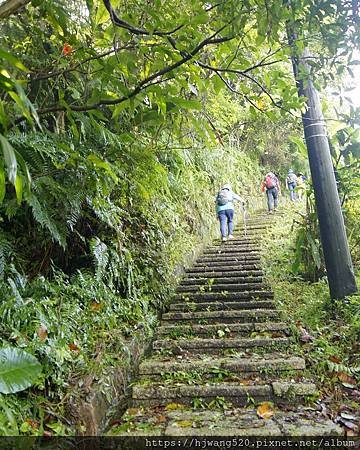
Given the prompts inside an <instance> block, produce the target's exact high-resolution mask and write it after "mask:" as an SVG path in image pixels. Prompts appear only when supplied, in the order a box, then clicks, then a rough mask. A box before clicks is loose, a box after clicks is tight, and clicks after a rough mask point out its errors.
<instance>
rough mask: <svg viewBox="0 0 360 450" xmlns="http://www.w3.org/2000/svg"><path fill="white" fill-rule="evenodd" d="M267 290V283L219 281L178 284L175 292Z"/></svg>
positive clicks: (268, 287)
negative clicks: (216, 282) (199, 283)
mask: <svg viewBox="0 0 360 450" xmlns="http://www.w3.org/2000/svg"><path fill="white" fill-rule="evenodd" d="M264 289H266V290H269V289H270V286H269V284H265V283H262V282H261V283H254V282H250V283H221V284H220V283H219V284H215V283H214V284H207V285H206V284H205V285H198V284H195V285H185V286H178V288H177V290H176V291H177V292H181V293H183V292H184V293H189V292H201V293H204V292H224V291H236V292H242V291H260V290H264Z"/></svg>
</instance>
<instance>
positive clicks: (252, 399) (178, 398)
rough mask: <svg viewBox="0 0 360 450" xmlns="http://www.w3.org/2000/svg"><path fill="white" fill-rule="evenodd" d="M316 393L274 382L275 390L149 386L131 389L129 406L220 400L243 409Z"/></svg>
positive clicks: (305, 387)
mask: <svg viewBox="0 0 360 450" xmlns="http://www.w3.org/2000/svg"><path fill="white" fill-rule="evenodd" d="M280 386H281V387H280ZM316 393H317V389H316V386H315V384H313V383H306V382H296V383H295V382H294V383H291V382H290V383H289V382H277V383H276V387H274V383H269V384H244V385H241V384H240V383H231V382H229V383H226V382H219V383H206V384H197V385H189V384H182V383H177V384H176V385H174V386H171V385H170V386H168V385H164V384H161V383H156V382H153V383H150V384H145V385H142V384H135V385H134V386H133V391H132V404H133V406H138V405H141V406H142V405H144V406H151V405H166V404H168V403H170V402H179V403H183V404H185V405H191V404H193V402H194V399H201V400H202V401H203V402H206V403H208V402H211V401H216V400H217V399H218V398H219V397H222V398H223V399H224V400H225V402H229V403H230V404H231V405H236V406H246V405H248V404H249V403H250V404H251V403H255V404H258V403H261V402H264V401H272V402H275V403H277V402H281V403H293V402H294V401H296V402H301V401H302V400H303V399H304V398H305V397H307V396H310V395H311V396H312V395H315V394H316Z"/></svg>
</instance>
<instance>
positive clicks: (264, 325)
mask: <svg viewBox="0 0 360 450" xmlns="http://www.w3.org/2000/svg"><path fill="white" fill-rule="evenodd" d="M272 332H275V333H279V334H286V335H288V334H289V328H288V324H286V323H284V322H260V323H256V322H252V323H217V324H207V325H198V324H189V325H174V324H171V325H162V326H160V327H159V328H158V329H157V332H156V335H157V336H169V337H171V338H177V337H186V336H207V337H211V336H216V337H219V333H220V335H222V336H224V337H225V336H226V337H238V336H250V335H251V334H253V333H272Z"/></svg>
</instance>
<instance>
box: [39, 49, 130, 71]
mask: <svg viewBox="0 0 360 450" xmlns="http://www.w3.org/2000/svg"><path fill="white" fill-rule="evenodd" d="M134 47H135V46H134V45H125V46H124V47H118V48H112V49H111V50H108V51H107V52H104V53H99V54H97V55H93V56H89V57H88V58H85V59H84V60H82V61H80V62H78V63H77V64H75V65H74V66H72V67H69V68H67V69H63V70H57V71H55V72H47V73H44V72H42V73H41V72H38V73H35V74H34V76H33V78H32V79H33V80H47V79H48V78H53V77H57V76H58V75H63V74H65V73H69V72H74V71H75V70H77V69H78V68H79V67H80V66H82V65H83V64H86V63H87V62H89V61H94V60H96V59H101V58H103V57H104V56H108V55H111V54H112V53H116V52H117V51H119V50H126V49H130V48H134Z"/></svg>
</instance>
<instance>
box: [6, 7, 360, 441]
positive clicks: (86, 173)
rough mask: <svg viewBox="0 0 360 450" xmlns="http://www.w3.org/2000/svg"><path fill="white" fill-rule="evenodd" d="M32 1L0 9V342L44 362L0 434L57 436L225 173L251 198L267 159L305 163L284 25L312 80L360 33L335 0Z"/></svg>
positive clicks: (299, 166)
mask: <svg viewBox="0 0 360 450" xmlns="http://www.w3.org/2000/svg"><path fill="white" fill-rule="evenodd" d="M5 3H11V0H7V1H6V2H5ZM27 3H28V4H27V6H26V8H24V9H20V10H18V11H13V14H9V15H8V16H1V17H2V18H1V19H0V20H1V23H0V62H1V67H0V149H1V151H2V153H1V158H0V203H1V205H0V277H1V280H0V290H1V293H2V302H1V305H0V317H1V325H0V339H1V343H2V345H4V346H9V345H11V346H12V347H19V348H22V349H24V350H26V351H27V352H29V353H31V354H32V355H35V356H36V357H37V358H38V359H39V360H40V362H41V364H42V368H43V371H42V375H41V376H40V377H39V378H38V379H37V381H36V383H35V385H34V387H33V389H32V390H31V391H26V392H24V393H23V394H20V395H16V396H15V395H6V396H2V397H1V398H0V427H1V429H0V433H1V434H18V433H38V434H43V432H44V430H47V431H49V430H52V432H55V433H59V434H62V433H65V432H70V429H65V428H64V422H63V420H65V419H64V416H65V408H66V406H67V405H68V404H69V400H71V399H72V398H73V397H77V396H81V395H82V393H83V392H79V391H81V386H82V383H83V377H84V376H85V375H87V374H89V373H90V374H92V377H93V378H92V382H94V383H95V382H96V381H97V380H99V379H102V378H103V377H106V369H107V368H108V367H112V366H115V365H117V366H119V365H124V366H130V365H131V357H132V355H130V354H128V353H129V350H128V349H129V342H130V341H131V340H132V339H135V340H139V341H141V340H142V339H145V338H146V337H147V336H148V335H149V334H150V333H151V329H152V327H153V325H154V323H155V322H156V317H157V314H158V312H159V311H161V310H162V309H164V308H165V306H166V303H167V301H168V300H169V298H170V294H171V292H172V289H173V288H174V283H175V279H176V274H178V273H179V272H181V268H182V267H183V265H185V264H186V263H187V262H189V261H190V260H191V258H192V257H193V256H194V254H195V253H196V251H197V250H198V248H199V246H200V245H202V244H204V243H206V242H207V241H208V240H209V239H210V238H211V237H212V236H213V234H214V231H215V226H216V221H215V216H214V211H213V207H214V194H215V193H216V191H217V190H218V189H219V187H220V186H221V184H222V183H223V182H225V181H230V182H232V184H233V186H234V189H235V190H236V191H237V192H238V193H239V194H241V195H243V196H244V197H246V198H248V199H250V200H251V197H252V196H253V195H255V193H256V192H257V190H258V187H259V184H260V177H261V172H262V171H265V170H268V169H271V170H276V171H278V172H279V173H280V176H283V174H284V173H285V171H286V170H287V168H288V167H289V166H290V165H291V166H293V167H294V168H295V169H296V170H303V171H306V168H307V166H306V154H304V151H303V148H302V147H301V140H300V138H299V137H300V128H299V121H298V118H299V117H300V116H299V110H300V108H301V106H302V104H303V99H299V98H298V97H297V93H296V86H295V85H294V83H293V81H292V74H291V64H290V58H289V57H290V54H291V52H292V51H294V49H290V47H289V45H288V44H287V38H286V25H287V23H288V22H289V21H295V22H296V24H297V28H298V30H299V40H298V42H297V50H296V51H297V52H298V53H299V54H300V53H301V52H302V51H303V49H304V47H305V46H307V45H311V46H313V47H314V48H315V50H316V55H315V56H314V59H313V61H312V64H311V65H312V67H313V70H314V76H315V78H316V82H317V84H318V86H321V85H326V84H327V83H329V82H330V81H331V80H333V79H334V77H335V78H336V79H338V78H337V77H340V76H341V75H342V74H343V72H344V71H345V70H348V69H347V68H349V61H350V60H351V59H352V51H353V48H354V47H355V46H356V45H358V39H359V34H358V33H357V32H356V27H357V22H356V17H357V11H356V10H355V7H354V6H353V5H352V3H351V2H346V1H340V0H336V1H322V2H318V1H313V0H296V1H293V2H292V8H291V9H290V8H286V7H284V5H283V1H282V0H272V1H270V2H263V1H262V0H246V1H243V2H240V3H239V2H238V1H236V0H230V1H229V0H227V1H219V2H217V3H214V4H212V3H209V2H206V1H198V2H193V1H191V0H186V1H182V2H179V1H178V0H170V1H168V0H166V1H163V0H154V1H150V2H140V1H138V0H130V1H127V2H124V1H122V0H118V1H113V2H110V1H105V0H104V1H100V0H89V1H83V0H61V1H57V2H48V1H41V0H33V1H31V2H27ZM0 6H1V5H0ZM160 10H161V14H159V11H160ZM329 67H332V70H331V71H328V70H326V69H328V68H329ZM334 68H335V69H334ZM353 113H355V111H353ZM343 133H346V131H343ZM346 139H347V137H346V136H345V140H346ZM351 139H353V141H351V143H350V141H349V144H351V145H352V144H355V140H356V137H353V138H351ZM346 149H347V150H346V151H345V152H344V153H343V155H342V158H340V159H339V161H340V164H342V162H343V161H344V165H349V164H355V163H354V162H353V159H351V158H352V157H353V156H351V155H353V154H354V152H353V151H352V149H353V148H352V149H350V148H348V147H346ZM350 153H351V155H350ZM349 158H350V159H351V161H350V159H349ZM349 161H350V162H349ZM354 167H355V166H354ZM348 173H349V172H346V171H345V170H344V171H341V170H340V167H339V176H340V177H342V180H343V181H342V186H343V189H344V195H345V191H346V199H347V203H348V204H349V205H352V206H351V208H350V207H349V208H348V221H349V224H352V225H349V226H351V227H354V226H355V225H354V224H355V220H356V219H355V216H356V208H358V206H356V205H358V203H352V202H354V201H355V200H354V197H353V192H352V188H351V186H350V185H349V183H348V182H347V181H346V180H347V179H348V178H347V175H346V174H348ZM350 191H351V195H350V196H349V195H348V192H350ZM249 205H251V201H250V202H249ZM354 229H355V228H354ZM314 230H315V228H314ZM356 236H357V235H356V233H354V234H353V238H352V239H355V240H354V241H353V242H354V243H355V244H356V242H358V241H357V240H356V239H358V237H356ZM313 239H315V240H316V237H314V238H313ZM90 384H91V383H90ZM45 411H46V413H45ZM67 425H69V426H70V425H71V420H70V421H69V422H68V424H67Z"/></svg>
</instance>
